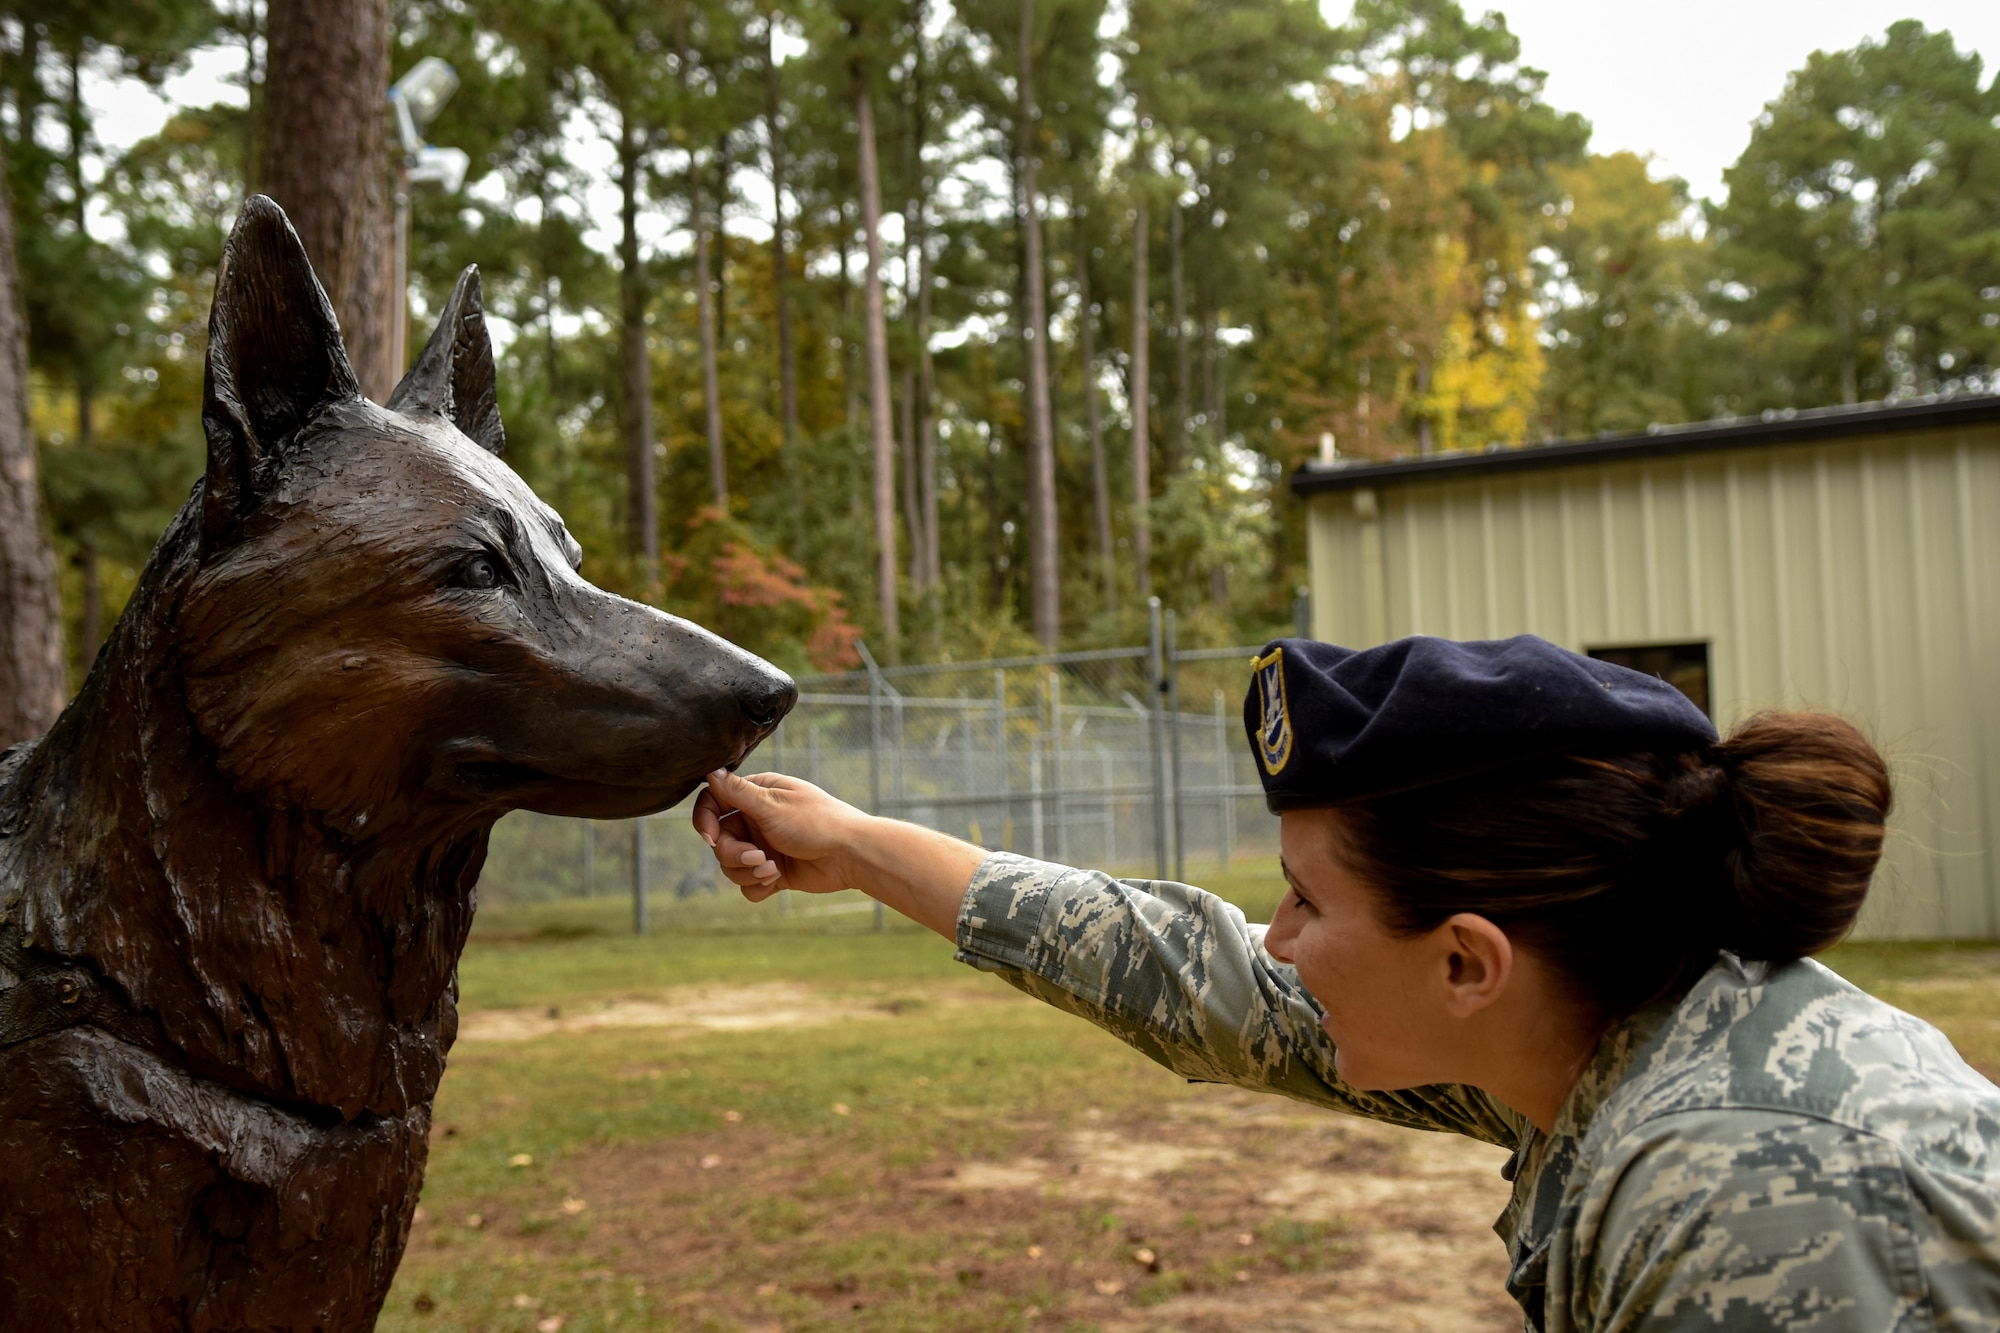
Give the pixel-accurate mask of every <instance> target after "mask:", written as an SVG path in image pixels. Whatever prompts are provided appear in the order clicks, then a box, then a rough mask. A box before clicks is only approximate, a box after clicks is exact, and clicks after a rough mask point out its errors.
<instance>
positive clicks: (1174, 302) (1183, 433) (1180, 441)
mask: <svg viewBox="0 0 2000 1333" xmlns="http://www.w3.org/2000/svg"><path fill="white" fill-rule="evenodd" d="M1183 233H1184V227H1183V224H1182V221H1181V205H1180V201H1179V200H1178V199H1176V200H1175V201H1174V206H1173V211H1172V212H1171V213H1169V214H1168V215H1167V284H1168V294H1167V300H1168V304H1169V305H1170V306H1171V312H1170V313H1171V316H1172V318H1173V321H1174V418H1173V420H1172V421H1171V422H1169V423H1168V424H1167V472H1168V474H1169V475H1172V473H1173V470H1174V469H1175V468H1176V467H1179V466H1180V462H1181V457H1182V453H1183V451H1184V450H1185V448H1186V447H1187V428H1188V418H1189V417H1190V416H1192V415H1193V414H1194V410H1193V406H1192V404H1191V402H1190V399H1191V394H1190V392H1189V391H1190V388H1191V386H1190V384H1189V383H1188V381H1189V378H1190V374H1189V371H1190V367H1189V365H1188V337H1187V281H1186V278H1185V276H1184V273H1183V264H1182V253H1181V252H1182V251H1183V250H1184V249H1185V248H1186V238H1185V236H1184V234H1183Z"/></svg>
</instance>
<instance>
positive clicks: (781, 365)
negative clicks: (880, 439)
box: [764, 10, 806, 559]
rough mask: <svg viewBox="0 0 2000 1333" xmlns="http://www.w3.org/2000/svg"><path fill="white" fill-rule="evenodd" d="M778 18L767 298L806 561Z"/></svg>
mask: <svg viewBox="0 0 2000 1333" xmlns="http://www.w3.org/2000/svg"><path fill="white" fill-rule="evenodd" d="M777 22H778V15H777V11H776V10H773V11H772V12H771V15H770V17H768V18H767V19H766V20H765V21H764V128H765V133H766V135H767V136H768V137H769V139H770V149H771V295H772V299H773V303H774V304H775V305H776V307H777V319H778V421H779V424H780V429H781V430H782V431H783V435H782V437H781V438H782V439H783V441H784V457H785V480H786V483H787V485H788V487H789V489H790V491H791V500H792V514H791V522H792V534H793V535H792V554H793V556H795V557H797V558H799V559H804V558H805V531H806V529H805V504H806V495H805V476H804V473H803V471H802V469H801V468H800V465H799V363H798V353H797V351H796V350H795V349H794V347H793V345H792V287H791V282H792V261H791V257H790V254H789V252H788V251H787V250H786V246H785V137H784V125H783V121H782V106H783V91H784V90H783V88H782V87H781V86H780V85H781V80H780V77H779V75H778V61H777V55H776V52H775V51H774V50H773V49H772V34H773V31H774V30H775V29H776V27H777Z"/></svg>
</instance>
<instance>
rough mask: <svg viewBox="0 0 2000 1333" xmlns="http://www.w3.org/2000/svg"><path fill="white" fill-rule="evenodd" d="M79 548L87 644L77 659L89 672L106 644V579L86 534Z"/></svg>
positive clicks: (84, 638)
mask: <svg viewBox="0 0 2000 1333" xmlns="http://www.w3.org/2000/svg"><path fill="white" fill-rule="evenodd" d="M77 547H78V549H77V553H76V562H77V564H78V565H79V566H80V567H81V572H82V574H83V626H82V630H83V633H82V634H81V636H80V637H81V638H82V640H83V642H82V643H80V644H78V645H77V648H78V650H79V651H78V652H77V658H78V659H79V660H80V661H81V662H82V663H83V669H84V671H85V672H88V671H89V670H90V664H91V663H92V662H95V661H96V660H97V648H98V645H99V644H101V643H103V642H104V580H103V579H102V578H100V577H99V573H100V570H99V568H98V562H97V542H96V541H95V540H94V539H93V538H92V537H90V535H89V534H87V533H86V534H85V535H84V537H83V539H82V540H81V541H79V542H78V543H77Z"/></svg>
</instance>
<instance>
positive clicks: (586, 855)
mask: <svg viewBox="0 0 2000 1333" xmlns="http://www.w3.org/2000/svg"><path fill="white" fill-rule="evenodd" d="M577 823H579V824H581V825H583V896H584V897H586V898H595V897H596V896H597V837H596V833H597V826H596V825H595V824H593V823H591V822H590V821H589V820H588V819H579V820H578V821H577Z"/></svg>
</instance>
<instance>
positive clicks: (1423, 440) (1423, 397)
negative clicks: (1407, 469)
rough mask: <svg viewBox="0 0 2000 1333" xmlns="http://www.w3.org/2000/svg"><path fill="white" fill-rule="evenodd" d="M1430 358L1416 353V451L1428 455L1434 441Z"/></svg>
mask: <svg viewBox="0 0 2000 1333" xmlns="http://www.w3.org/2000/svg"><path fill="white" fill-rule="evenodd" d="M1430 396H1431V359H1430V356H1429V354H1428V353H1424V352H1419V353H1417V398H1418V399H1419V403H1418V407H1417V411H1418V412H1419V413H1421V414H1422V415H1420V416H1418V418H1417V453H1418V454H1419V455H1420V456H1421V457H1425V458H1428V457H1430V453H1431V449H1432V447H1433V444H1434V441H1433V439H1432V436H1431V405H1430V401H1429V399H1430Z"/></svg>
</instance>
